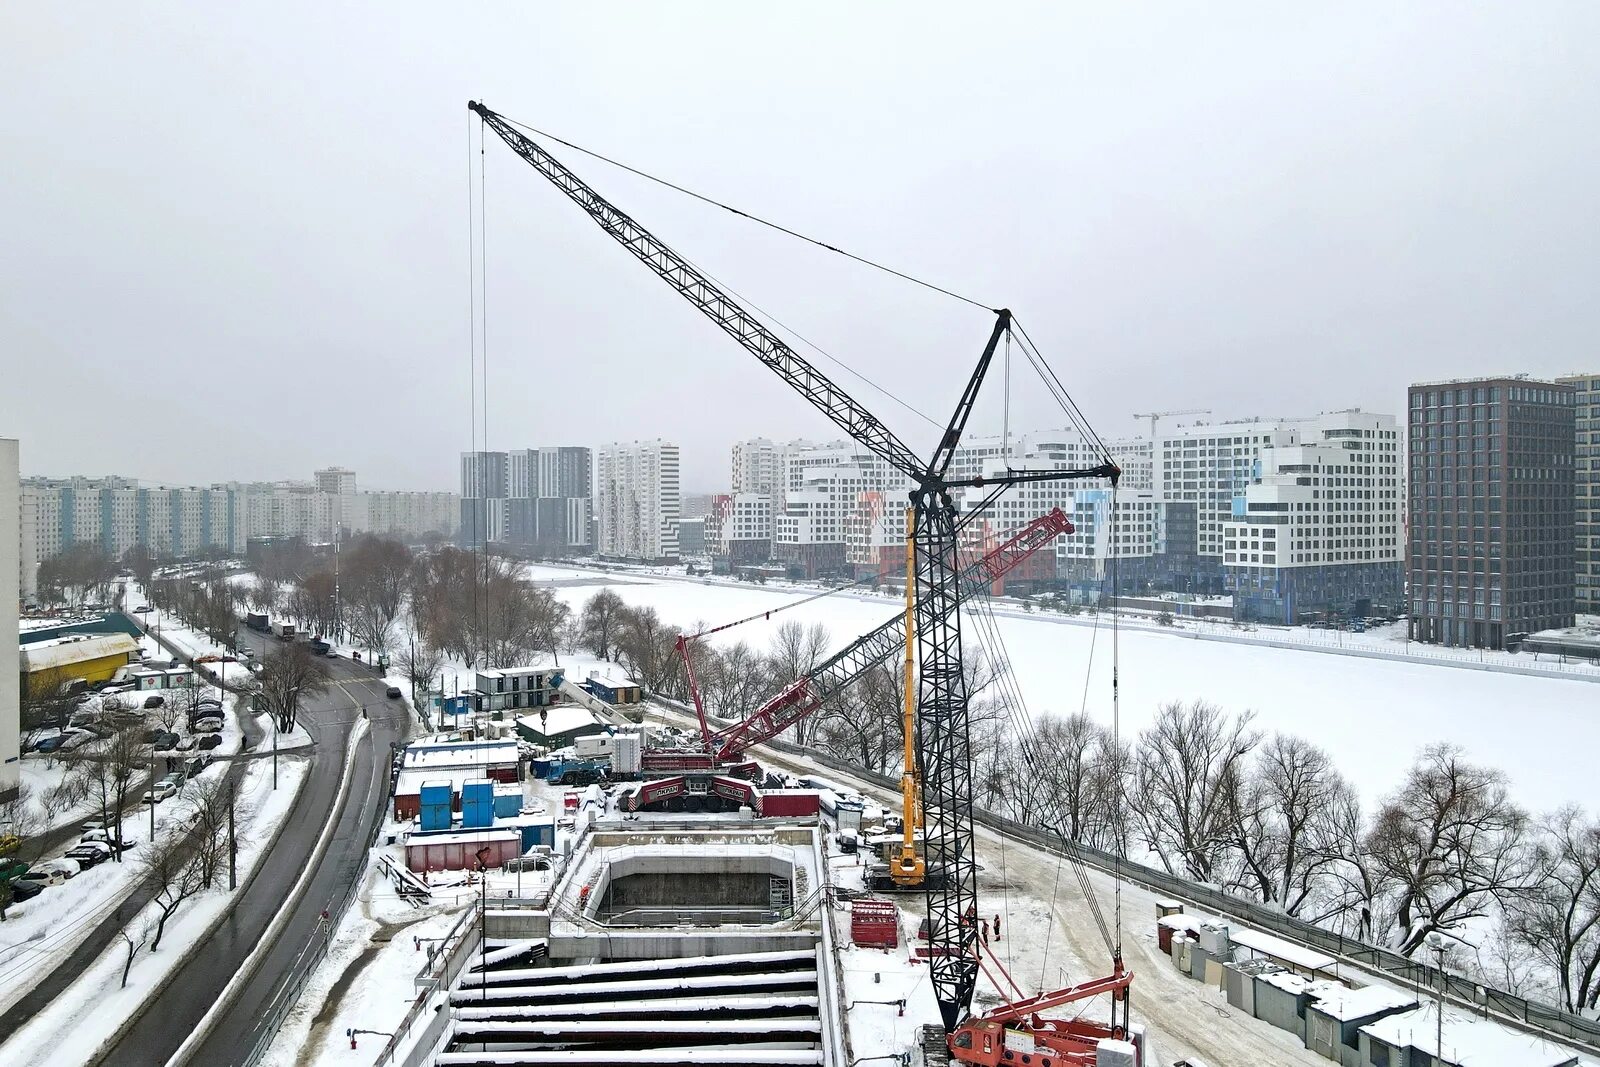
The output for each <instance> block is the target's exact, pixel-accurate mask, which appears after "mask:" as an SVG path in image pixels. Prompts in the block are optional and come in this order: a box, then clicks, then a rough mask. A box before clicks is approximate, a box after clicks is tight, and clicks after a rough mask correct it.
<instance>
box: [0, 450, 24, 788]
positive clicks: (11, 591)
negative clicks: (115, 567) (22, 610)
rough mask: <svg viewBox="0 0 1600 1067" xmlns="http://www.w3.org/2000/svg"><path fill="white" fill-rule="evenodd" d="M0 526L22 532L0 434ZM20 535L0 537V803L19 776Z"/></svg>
mask: <svg viewBox="0 0 1600 1067" xmlns="http://www.w3.org/2000/svg"><path fill="white" fill-rule="evenodd" d="M0 530H17V531H18V532H19V534H20V532H21V531H22V530H23V521H22V478H21V467H20V464H19V446H18V444H17V442H16V441H15V440H13V439H11V438H0ZM20 548H21V538H20V536H19V537H16V538H13V537H10V536H0V801H6V800H11V799H12V798H14V797H15V796H16V795H17V786H18V783H19V782H20V780H21V776H22V706H21V705H22V701H21V682H20V676H19V671H20V669H21V668H20V664H19V663H18V662H17V660H18V652H17V644H18V641H19V640H20V639H21V636H20V632H19V630H18V620H17V605H18V603H19V599H20V593H21V579H22V553H21V552H20V551H19V549H20Z"/></svg>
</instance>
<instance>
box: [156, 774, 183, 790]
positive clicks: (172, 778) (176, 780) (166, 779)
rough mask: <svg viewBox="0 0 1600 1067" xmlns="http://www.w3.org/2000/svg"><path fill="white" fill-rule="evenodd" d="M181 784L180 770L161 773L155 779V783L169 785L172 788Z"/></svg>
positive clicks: (181, 775)
mask: <svg viewBox="0 0 1600 1067" xmlns="http://www.w3.org/2000/svg"><path fill="white" fill-rule="evenodd" d="M182 784H183V772H182V771H173V772H172V773H171V774H163V775H162V776H161V777H160V778H158V779H156V785H170V786H172V788H174V789H176V788H178V787H179V786H181V785H182Z"/></svg>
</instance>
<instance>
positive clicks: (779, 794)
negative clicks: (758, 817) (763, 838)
mask: <svg viewBox="0 0 1600 1067" xmlns="http://www.w3.org/2000/svg"><path fill="white" fill-rule="evenodd" d="M818 810H819V809H818V802H817V791H816V790H815V789H781V790H779V789H766V790H762V792H761V814H762V815H766V816H773V815H787V816H808V815H809V816H815V815H816V814H817V811H818Z"/></svg>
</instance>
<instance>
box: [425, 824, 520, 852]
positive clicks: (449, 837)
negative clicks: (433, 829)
mask: <svg viewBox="0 0 1600 1067" xmlns="http://www.w3.org/2000/svg"><path fill="white" fill-rule="evenodd" d="M521 836H522V835H521V834H519V833H518V832H517V831H516V830H507V829H502V828H494V827H485V828H484V829H482V830H454V831H451V832H449V833H439V834H419V833H413V834H412V835H411V836H410V837H408V838H406V845H407V846H408V847H409V846H411V845H477V844H482V843H483V842H485V841H508V840H511V839H512V838H517V839H520V838H521Z"/></svg>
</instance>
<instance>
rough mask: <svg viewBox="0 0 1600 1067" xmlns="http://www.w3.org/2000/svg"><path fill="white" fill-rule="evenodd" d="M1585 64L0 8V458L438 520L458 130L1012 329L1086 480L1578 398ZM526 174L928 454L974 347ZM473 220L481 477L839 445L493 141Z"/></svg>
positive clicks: (1348, 47) (1082, 34) (1515, 16)
mask: <svg viewBox="0 0 1600 1067" xmlns="http://www.w3.org/2000/svg"><path fill="white" fill-rule="evenodd" d="M1597 51H1600V6H1597V5H1595V4H1592V3H1502V4H1492V3H1489V4H1472V5H1465V4H1459V3H1440V4H1409V5H1395V4H1387V3H1385V4H1371V5H1329V6H1328V7H1327V9H1326V10H1324V11H1322V12H1318V13H1312V12H1309V11H1307V10H1306V8H1305V7H1304V6H1303V5H1286V4H1279V3H1272V4H1261V5H1254V4H1251V5H1228V4H1224V5H1216V4H1192V5H1190V4H1152V5H1137V6H1134V5H1120V4H1105V3H1101V4H1092V5H1090V4H1071V5H1065V4H1052V5H1045V6H1040V7H1024V6H1020V5H970V4H964V5H959V6H950V7H941V6H939V5H927V4H918V5H903V6H901V5H885V4H837V5H832V4H820V3H814V2H812V3H806V4H791V5H786V6H783V7H781V8H780V6H779V5H772V4H733V3H728V4H715V5H709V4H700V5H689V4H672V5H666V4H648V5H644V4H641V5H626V6H621V5H566V6H563V7H561V8H556V7H554V6H550V7H538V8H536V7H535V6H534V5H526V4H518V5H488V6H486V5H474V6H472V7H471V8H470V9H467V8H464V7H458V6H456V5H427V6H423V5H409V4H388V3H385V4H372V5H360V6H358V5H349V4H338V3H334V4H327V3H316V4H295V3H275V4H257V5H230V4H221V5H218V4H210V3H194V4H188V5H179V4H159V3H141V4H129V5H112V4H43V3H11V4H6V5H3V8H0V111H3V120H4V121H3V130H4V137H5V166H4V169H3V173H0V217H3V218H4V220H5V232H4V237H3V240H0V344H3V349H0V352H3V355H0V358H3V382H4V384H3V386H0V436H13V435H14V436H19V437H21V438H22V442H23V443H22V448H23V464H24V470H25V473H51V474H66V473H96V474H97V473H107V472H120V473H126V474H130V475H134V476H137V477H143V478H148V479H157V480H169V481H178V482H199V481H211V480H217V479H231V478H281V477H291V476H293V477H305V476H307V475H308V474H309V472H310V470H311V469H312V468H313V467H316V466H320V465H323V464H328V463H343V464H346V465H349V466H353V467H355V468H356V469H357V470H358V472H359V475H360V478H361V481H362V482H363V483H364V484H366V485H369V486H377V487H388V488H454V487H455V481H456V458H455V457H456V455H457V453H458V452H460V451H461V450H462V449H464V448H466V447H468V444H469V440H468V438H469V434H468V419H469V413H470V409H469V406H468V395H469V387H468V380H469V362H468V322H467V316H468V274H467V265H468V254H467V222H466V220H467V178H466V175H467V149H466V141H467V137H468V128H469V124H468V122H467V112H466V102H467V100H468V99H469V98H482V99H484V100H485V101H487V102H488V103H489V105H490V106H491V107H494V108H496V109H497V110H500V111H502V112H504V113H505V114H507V115H510V116H512V117H514V118H517V119H520V120H523V121H526V122H529V123H532V124H534V125H538V126H542V127H544V128H546V129H549V130H551V131H553V132H555V133H558V134H560V135H562V136H564V137H567V138H569V139H571V140H574V141H576V142H578V143H581V144H585V145H590V146H593V147H595V148H598V149H601V150H604V151H608V152H610V153H613V154H615V155H617V156H620V157H622V158H624V159H626V160H629V161H631V162H634V163H637V164H639V165H641V166H643V167H645V168H647V169H651V170H654V171H656V172H658V173H661V174H663V175H666V176H668V177H671V178H673V179H675V180H678V181H680V182H682V183H684V184H686V185H689V186H691V187H694V188H697V189H700V190H703V191H705V192H707V193H710V194H712V195H715V196H718V197H721V198H723V199H726V200H728V201H731V202H732V203H734V204H737V205H740V206H742V207H745V208H747V209H749V210H752V211H755V212H759V213H763V214H766V215H768V216H770V217H773V218H776V219H778V220H780V221H783V222H785V223H787V224H789V225H791V226H793V227H795V228H797V229H801V230H804V231H807V232H812V233H815V234H817V235H818V236H821V237H824V238H826V239H828V240H830V241H832V242H834V243H836V244H839V245H842V246H844V247H847V248H850V249H852V250H855V251H858V252H860V253H862V254H865V255H869V256H873V257H876V258H881V259H883V260H885V261H887V262H890V263H892V264H895V265H897V266H900V267H902V268H904V269H906V270H907V271H909V272H911V273H915V274H919V275H923V276H926V277H928V278H931V279H933V280H936V281H938V282H940V283H941V284H943V285H946V286H948V287H950V288H953V289H956V290H959V291H962V292H966V293H971V294H973V295H974V296H977V297H978V298H980V299H982V300H984V301H986V302H990V303H992V304H994V305H996V306H999V305H1006V306H1009V307H1011V308H1013V309H1014V310H1015V311H1016V312H1017V313H1018V315H1019V316H1020V317H1021V319H1022V321H1023V323H1024V324H1025V325H1027V327H1028V329H1029V332H1030V333H1031V334H1032V335H1033V337H1034V339H1035V340H1036V341H1037V342H1038V343H1039V345H1040V347H1041V348H1042V349H1043V350H1044V351H1045V353H1046V354H1047V355H1048V356H1049V357H1050V358H1051V360H1052V363H1053V365H1054V366H1055V368H1056V370H1057V371H1058V372H1059V373H1060V375H1061V376H1062V378H1063V379H1064V380H1065V381H1066V382H1067V383H1068V386H1069V388H1071V389H1072V390H1073V392H1074V394H1075V396H1076V398H1077V399H1078V401H1079V403H1080V404H1081V406H1082V407H1083V409H1084V411H1085V412H1087V413H1088V415H1089V417H1090V419H1091V420H1092V421H1093V422H1094V423H1095V424H1096V426H1097V427H1098V428H1099V429H1100V431H1101V432H1102V433H1104V434H1107V435H1110V434H1122V433H1128V432H1131V431H1133V430H1134V429H1135V423H1134V422H1133V420H1132V419H1131V418H1130V415H1131V413H1132V412H1135V411H1143V410H1148V409H1150V408H1152V407H1155V408H1189V407H1209V408H1213V409H1215V411H1216V412H1217V414H1218V416H1219V417H1224V416H1244V415H1251V414H1258V413H1259V414H1268V415H1271V414H1280V413H1281V414H1301V413H1308V412H1312V411H1316V410H1321V409H1327V408H1334V407H1346V406H1351V405H1359V406H1362V407H1365V408H1368V409H1371V410H1382V411H1395V412H1397V411H1398V410H1399V408H1400V406H1401V403H1402V402H1403V390H1404V387H1405V386H1406V384H1407V383H1408V382H1410V381H1413V380H1417V379H1424V378H1434V377H1449V376H1457V375H1468V374H1476V373H1479V372H1488V371H1529V372H1532V373H1534V374H1536V375H1550V374H1556V373H1563V372H1568V371H1572V370H1594V369H1600V354H1597V353H1596V352H1595V337H1596V335H1597V332H1600V331H1597V329H1596V327H1597V325H1600V300H1596V299H1595V297H1594V292H1595V288H1596V280H1597V278H1596V273H1597V257H1596V250H1597V248H1600V213H1597V208H1596V198H1597V190H1600V136H1597V133H1600V130H1597V119H1600V77H1596V73H1595V72H1596V70H1600V62H1597V59H1600V56H1597V54H1596V53H1597ZM473 125H474V127H475V125H476V124H475V123H474V124H473ZM557 151H558V154H559V155H561V157H562V158H563V159H565V160H567V161H568V162H570V163H572V164H573V165H574V167H575V169H577V170H578V171H579V172H580V173H581V174H583V175H584V176H585V177H586V178H587V179H589V180H590V181H592V182H593V183H594V184H595V185H597V186H598V187H599V188H600V190H601V191H602V192H603V193H605V194H606V195H608V196H609V197H610V198H612V199H613V200H614V201H615V202H616V203H618V204H619V206H621V207H623V208H624V209H625V210H628V211H629V212H630V213H632V214H633V215H634V216H635V217H636V218H638V219H639V220H640V221H641V222H644V223H645V224H646V225H647V226H650V227H651V228H653V229H655V230H656V231H657V232H658V233H659V234H660V235H662V236H663V237H664V238H666V239H667V240H668V241H669V242H671V243H672V244H673V245H674V246H675V247H677V248H679V249H680V250H681V251H683V252H684V253H685V254H686V255H688V256H689V257H690V258H692V259H694V260H695V261H697V262H698V263H700V264H701V265H702V266H703V267H705V268H706V269H707V270H709V271H710V272H712V273H713V274H714V275H716V276H718V277H719V278H721V279H723V280H724V281H726V282H727V283H728V284H730V285H731V286H733V287H734V288H735V289H737V290H738V291H739V292H740V293H742V294H744V295H745V296H747V297H749V298H750V299H751V300H752V301H754V302H755V303H756V304H758V305H760V306H761V307H762V308H765V309H767V310H768V311H770V312H772V313H773V314H775V315H776V316H777V317H778V318H780V319H782V320H783V321H784V322H786V323H787V324H788V325H789V326H791V327H793V328H795V329H796V330H798V331H799V332H801V333H802V334H804V335H805V336H807V337H808V338H810V339H811V340H813V341H815V342H817V343H818V344H820V345H822V346H823V347H824V348H826V349H827V350H828V351H830V352H831V353H833V354H834V355H835V356H837V357H839V358H840V359H842V360H844V361H846V362H847V363H849V364H850V365H851V366H853V367H855V368H857V369H858V370H860V371H861V372H863V373H865V374H867V375H868V376H870V377H872V378H873V379H875V380H876V381H878V382H880V383H882V384H884V385H888V386H890V387H891V388H892V389H893V390H894V391H895V392H896V393H898V394H900V395H901V396H903V397H904V398H905V399H906V400H907V401H909V402H910V403H911V404H913V405H914V406H916V407H918V408H920V409H921V410H923V411H925V412H928V413H929V414H931V415H933V416H934V417H935V418H939V419H942V418H943V417H944V415H945V413H946V409H947V408H948V407H949V405H950V404H951V403H952V402H953V400H954V398H955V396H956V394H957V393H958V392H959V390H960V388H961V385H962V383H963V382H964V380H965V376H966V375H967V373H968V372H969V370H970V366H971V362H972V360H973V358H974V357H975V355H976V353H977V351H978V349H979V347H980V345H981V343H982V341H983V340H984V338H985V337H986V336H987V333H988V329H989V326H990V321H989V318H988V316H987V315H986V314H985V313H983V312H980V311H977V310H975V309H973V308H970V307H965V306H963V305H959V304H956V303H954V302H952V301H949V300H948V299H945V298H941V297H931V296H929V295H928V294H926V293H924V292H921V291H919V290H916V289H913V288H910V287H908V286H906V285H905V284H903V283H900V282H896V281H893V280H890V279H885V278H883V277H881V276H877V275H874V274H873V273H871V272H867V271H865V270H863V269H861V268H859V267H856V266H854V265H851V264H849V263H847V262H844V261H842V260H839V259H837V258H835V257H830V256H828V255H826V254H823V253H820V252H817V251H815V250H812V249H810V248H808V247H806V246H803V245H799V244H796V243H794V242H792V241H789V240H787V239H784V238H780V237H776V236H774V235H771V234H769V233H766V232H763V231H760V230H758V229H756V228H754V227H751V226H750V225H749V224H747V223H741V222H739V221H737V220H734V219H732V218H731V217H729V216H726V215H723V214H721V213H718V212H715V211H713V210H710V209H707V208H705V207H703V206H701V205H697V204H694V203H692V202H688V201H685V200H683V199H682V198H679V197H677V196H675V195H673V194H670V193H666V192H663V191H661V190H659V189H656V188H653V187H651V186H649V185H647V184H645V183H642V182H641V181H639V180H638V179H636V178H633V177H630V176H628V175H625V174H621V173H619V172H616V171H613V170H611V169H610V168H607V167H604V166H603V165H597V164H593V163H591V162H587V161H585V160H583V159H582V157H574V156H573V155H572V153H570V152H566V151H564V150H557ZM486 187H487V197H486V206H487V219H486V222H487V226H486V230H487V240H488V248H487V291H486V295H487V305H488V377H489V391H490V400H489V411H488V441H489V445H490V447H493V448H517V447H527V446H531V445H540V444H560V443H572V444H588V445H599V444H601V443H604V442H606V441H609V440H615V439H633V438H637V437H655V436H661V437H666V438H668V439H671V440H675V441H677V442H678V443H680V444H681V445H682V446H683V449H684V467H685V471H684V480H685V485H686V488H687V489H688V490H691V491H693V490H705V489H712V488H716V487H720V486H721V485H723V484H724V482H725V480H726V466H727V447H728V445H729V444H730V443H731V442H732V441H734V440H736V439H738V438H741V437H747V436H752V435H756V434H766V435H769V436H773V437H777V438H787V437H793V436H800V435H806V436H812V437H820V438H826V437H828V436H831V435H830V434H829V432H828V431H829V427H828V425H827V424H826V423H824V422H823V421H822V420H821V418H820V416H817V415H814V414H813V413H812V412H811V411H810V409H809V408H808V407H806V406H805V405H804V403H803V402H801V401H800V400H798V399H797V398H795V397H793V396H791V395H789V393H788V392H787V390H786V388H785V387H784V386H783V385H782V384H781V383H779V382H778V381H777V380H776V379H775V378H773V377H772V376H771V375H770V374H769V372H767V371H765V370H764V369H762V368H761V367H760V366H759V365H758V364H756V363H755V361H754V360H753V359H752V358H751V357H750V356H748V355H747V354H745V353H744V352H743V351H741V350H740V349H739V348H738V347H737V346H736V345H734V344H733V343H732V342H731V341H729V340H727V339H726V338H725V337H723V336H722V335H721V334H720V333H719V332H718V331H717V330H716V329H715V328H714V327H712V326H711V325H709V324H708V323H706V322H704V321H703V320H702V319H701V318H700V317H699V316H698V315H697V313H695V312H693V311H692V310H691V309H689V308H688V306H687V305H685V304H683V303H682V302H681V301H680V300H679V298H677V297H676V296H675V295H673V294H671V293H670V292H669V291H668V290H667V289H666V288H665V287H664V286H662V285H661V283H660V282H658V281H656V280H655V279H654V278H653V277H651V276H650V275H649V273H648V272H647V271H646V270H645V269H644V268H643V267H641V266H640V265H639V264H638V263H636V262H635V261H634V260H633V259H632V258H631V257H630V256H628V255H627V254H626V253H625V252H623V251H622V250H621V249H620V248H618V247H617V246H615V245H614V244H613V243H612V242H611V241H610V240H609V239H608V238H606V237H605V236H604V235H603V234H602V233H601V232H600V231H599V230H598V229H597V228H596V227H595V226H594V225H593V224H592V223H591V222H590V221H589V220H588V219H587V217H585V216H584V215H583V214H582V213H581V212H579V211H578V209H577V208H576V207H574V206H573V205H572V204H570V203H569V202H567V201H566V200H565V199H563V198H562V197H560V195H559V194H557V193H556V192H555V191H554V189H553V188H552V187H550V186H549V185H548V184H547V183H546V182H545V181H544V180H543V179H542V178H540V177H539V176H538V175H537V174H536V173H534V171H533V170H532V169H531V168H529V167H527V166H526V165H525V164H524V163H522V162H521V161H520V160H518V159H517V158H516V157H515V156H514V155H513V154H512V153H511V152H510V150H509V149H508V148H506V147H505V146H504V145H503V144H501V143H499V142H498V141H496V140H494V139H493V137H492V135H491V140H490V143H489V145H488V152H487V175H486ZM824 366H825V367H826V366H827V365H826V364H824ZM840 378H841V381H843V382H844V383H845V384H846V385H848V386H851V387H852V388H853V389H854V390H855V391H856V392H857V393H858V395H859V398H860V399H861V400H862V401H863V402H864V403H866V404H867V405H868V406H869V407H872V408H874V409H875V410H879V411H880V412H881V413H883V414H884V416H885V417H886V419H887V420H888V421H889V422H890V423H891V425H893V426H894V427H895V428H896V429H897V430H898V431H899V432H901V433H902V434H903V435H904V436H905V437H906V439H907V440H908V442H909V443H911V444H912V445H913V446H915V447H917V448H919V449H923V448H927V447H930V446H931V445H932V443H933V438H934V436H935V432H934V431H933V429H932V428H931V427H929V426H928V425H927V424H925V423H922V422H921V421H920V420H918V419H916V418H915V417H914V416H910V415H907V414H906V413H905V412H904V411H903V410H901V409H898V408H896V407H894V406H893V405H892V404H890V403H889V402H888V401H886V400H884V399H883V398H882V397H881V396H879V395H877V394H876V393H874V392H873V391H872V390H871V389H869V388H867V387H865V386H859V387H857V383H855V382H854V381H853V380H852V379H850V378H848V377H847V376H844V375H840ZM997 384H998V382H997ZM1025 384H1026V383H1025V382H1024V381H1023V379H1022V378H1021V376H1020V374H1019V376H1018V378H1017V385H1016V387H1015V390H1014V395H1013V416H1012V422H1013V425H1014V426H1016V425H1023V424H1040V425H1051V424H1058V423H1059V421H1060V420H1059V419H1058V418H1055V417H1053V413H1052V409H1051V408H1050V407H1049V406H1048V405H1047V403H1046V402H1045V401H1044V400H1043V399H1042V398H1041V397H1040V396H1039V395H1038V391H1037V390H1033V389H1029V388H1025ZM998 396H999V392H998V391H997V392H996V393H995V394H994V396H993V397H991V399H990V400H989V401H988V402H987V404H986V406H985V407H984V409H983V410H982V411H981V412H980V417H979V419H978V420H977V421H978V423H979V424H981V425H979V426H978V428H980V429H991V428H995V427H996V426H997V425H998V423H997V421H996V420H997V413H998V411H999V402H998Z"/></svg>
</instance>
